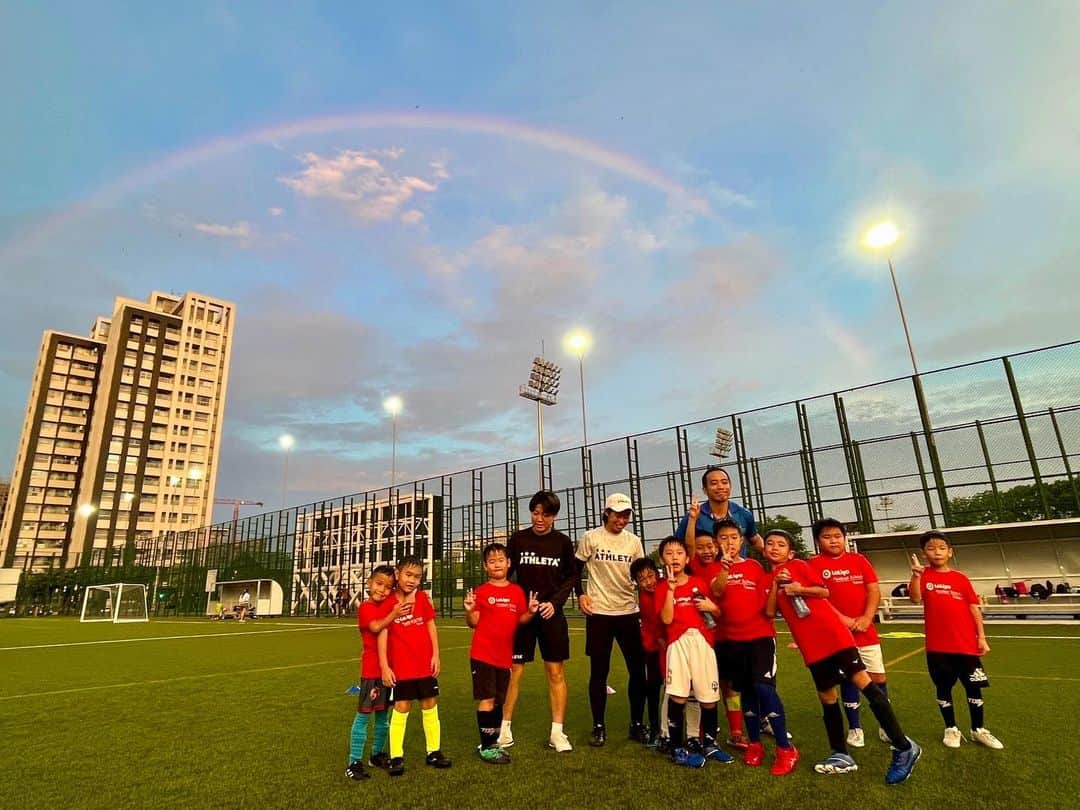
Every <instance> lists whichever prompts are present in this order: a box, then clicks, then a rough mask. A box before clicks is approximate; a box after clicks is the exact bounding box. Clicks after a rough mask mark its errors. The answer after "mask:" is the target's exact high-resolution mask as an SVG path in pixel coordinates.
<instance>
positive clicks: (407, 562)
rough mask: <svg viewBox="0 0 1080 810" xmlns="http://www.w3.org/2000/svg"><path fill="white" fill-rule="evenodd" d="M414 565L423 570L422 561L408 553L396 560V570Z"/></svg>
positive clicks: (402, 569)
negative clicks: (406, 555)
mask: <svg viewBox="0 0 1080 810" xmlns="http://www.w3.org/2000/svg"><path fill="white" fill-rule="evenodd" d="M414 566H415V567H416V568H419V569H420V570H421V571H423V570H424V561H423V560H421V559H420V558H419V557H414V556H412V555H410V556H408V557H402V558H401V559H400V560H398V564H397V570H398V571H404V570H405V569H406V568H412V567H414Z"/></svg>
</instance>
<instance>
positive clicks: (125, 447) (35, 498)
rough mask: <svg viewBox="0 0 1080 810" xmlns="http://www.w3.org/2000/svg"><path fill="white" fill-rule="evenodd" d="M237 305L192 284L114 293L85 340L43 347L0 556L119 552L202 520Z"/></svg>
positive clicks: (53, 339) (51, 562)
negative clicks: (139, 297)
mask: <svg viewBox="0 0 1080 810" xmlns="http://www.w3.org/2000/svg"><path fill="white" fill-rule="evenodd" d="M234 324H235V307H234V306H233V305H232V304H231V303H229V302H227V301H222V300H219V299H216V298H210V297H208V296H205V295H201V294H199V293H193V292H189V293H186V294H185V295H183V296H177V295H169V294H165V293H161V292H155V293H152V294H151V295H150V298H149V299H148V300H147V301H136V300H133V299H129V298H117V299H116V302H115V304H114V307H113V314H112V317H111V318H108V317H99V318H98V319H97V320H96V321H95V322H94V325H93V327H92V329H91V332H90V336H89V337H80V336H77V335H70V334H65V333H62V332H53V331H48V332H46V333H45V336H44V338H43V339H42V343H41V351H40V354H39V356H38V363H37V368H36V370H35V373H34V380H33V383H32V385H31V389H30V402H29V404H28V406H27V410H26V417H25V419H24V421H23V432H22V438H21V440H20V442H19V449H18V454H17V456H16V460H15V469H14V472H13V473H12V477H11V490H10V493H9V497H8V503H7V508H6V509H5V510H4V513H3V522H2V523H0V566H2V567H14V568H19V569H24V570H31V571H42V570H47V569H50V568H55V567H76V566H78V565H80V564H83V563H84V562H87V563H89V562H90V561H91V559H93V560H94V561H95V562H97V563H100V562H103V561H119V560H120V559H121V557H122V555H123V553H124V549H125V548H126V547H130V548H134V546H135V543H136V542H138V541H145V540H148V539H150V538H152V537H155V536H157V535H160V534H164V533H165V532H170V531H181V530H187V529H193V528H196V527H198V526H202V525H206V524H208V523H209V522H210V517H211V511H212V510H213V506H214V484H215V482H216V479H217V461H218V453H219V450H220V446H221V427H222V419H223V417H224V412H225V390H226V387H227V383H228V377H229V356H230V354H231V350H232V332H233V328H234Z"/></svg>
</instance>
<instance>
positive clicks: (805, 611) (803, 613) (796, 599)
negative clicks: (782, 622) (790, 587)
mask: <svg viewBox="0 0 1080 810" xmlns="http://www.w3.org/2000/svg"><path fill="white" fill-rule="evenodd" d="M788 599H790V600H791V606H792V607H793V608H795V615H796V616H798V617H799V618H800V619H805V618H806V617H807V616H809V615H810V606H809V605H808V604H806V600H805V599H803V598H802V596H800V595H798V594H796V595H795V596H789V597H788Z"/></svg>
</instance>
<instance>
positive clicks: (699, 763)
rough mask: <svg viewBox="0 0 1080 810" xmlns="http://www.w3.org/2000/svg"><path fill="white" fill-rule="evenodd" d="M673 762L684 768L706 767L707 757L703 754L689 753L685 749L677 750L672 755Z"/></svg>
mask: <svg viewBox="0 0 1080 810" xmlns="http://www.w3.org/2000/svg"><path fill="white" fill-rule="evenodd" d="M671 761H672V762H674V763H675V764H676V765H681V766H682V767H684V768H704V767H705V757H703V756H702V755H701V754H695V753H694V752H693V751H687V750H686V749H685V748H676V749H675V751H674V752H672V754H671Z"/></svg>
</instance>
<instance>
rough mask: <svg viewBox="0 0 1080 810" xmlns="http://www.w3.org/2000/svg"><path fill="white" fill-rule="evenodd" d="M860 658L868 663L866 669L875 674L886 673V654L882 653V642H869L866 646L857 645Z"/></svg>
mask: <svg viewBox="0 0 1080 810" xmlns="http://www.w3.org/2000/svg"><path fill="white" fill-rule="evenodd" d="M856 649H858V651H859V658H861V659H862V662H863V663H864V664H866V671H867V672H872V673H873V674H875V675H884V674H885V656H884V655H882V654H881V645H880V644H868V645H867V646H865V647H857V648H856Z"/></svg>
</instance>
